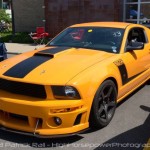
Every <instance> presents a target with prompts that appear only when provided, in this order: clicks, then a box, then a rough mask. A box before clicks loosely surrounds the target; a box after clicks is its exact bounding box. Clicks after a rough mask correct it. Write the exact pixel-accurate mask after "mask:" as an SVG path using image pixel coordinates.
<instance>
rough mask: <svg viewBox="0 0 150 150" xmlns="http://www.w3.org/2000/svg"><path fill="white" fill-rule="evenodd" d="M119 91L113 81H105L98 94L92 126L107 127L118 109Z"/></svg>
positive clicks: (91, 118) (91, 116)
mask: <svg viewBox="0 0 150 150" xmlns="http://www.w3.org/2000/svg"><path fill="white" fill-rule="evenodd" d="M116 99H117V89H116V85H115V84H114V82H113V81H112V80H106V81H104V82H103V83H102V84H101V86H100V87H99V89H98V90H97V92H96V95H95V97H94V100H93V104H92V108H91V113H90V120H89V121H90V126H91V127H94V128H102V127H105V126H107V125H108V124H109V123H110V121H111V119H112V118H113V116H114V113H115V109H116Z"/></svg>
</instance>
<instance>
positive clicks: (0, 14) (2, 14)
mask: <svg viewBox="0 0 150 150" xmlns="http://www.w3.org/2000/svg"><path fill="white" fill-rule="evenodd" d="M1 20H4V21H5V22H6V23H10V22H11V18H10V16H9V14H7V13H6V12H5V10H4V9H0V21H1Z"/></svg>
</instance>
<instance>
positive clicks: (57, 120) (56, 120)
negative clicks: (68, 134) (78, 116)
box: [54, 117, 62, 126]
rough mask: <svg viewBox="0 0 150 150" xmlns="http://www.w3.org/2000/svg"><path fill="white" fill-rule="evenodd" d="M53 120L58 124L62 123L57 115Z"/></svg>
mask: <svg viewBox="0 0 150 150" xmlns="http://www.w3.org/2000/svg"><path fill="white" fill-rule="evenodd" d="M54 122H55V123H56V124H57V125H58V126H59V125H61V124H62V120H61V119H60V118H59V117H54Z"/></svg>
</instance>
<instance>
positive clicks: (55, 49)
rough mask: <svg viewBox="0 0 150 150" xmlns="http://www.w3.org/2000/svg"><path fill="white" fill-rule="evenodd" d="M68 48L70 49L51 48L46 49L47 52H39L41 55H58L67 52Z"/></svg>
mask: <svg viewBox="0 0 150 150" xmlns="http://www.w3.org/2000/svg"><path fill="white" fill-rule="evenodd" d="M68 48H69V47H55V48H50V49H46V50H43V51H39V53H49V54H56V53H59V52H61V51H65V50H67V49H68Z"/></svg>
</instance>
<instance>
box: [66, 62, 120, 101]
mask: <svg viewBox="0 0 150 150" xmlns="http://www.w3.org/2000/svg"><path fill="white" fill-rule="evenodd" d="M108 78H113V79H114V80H115V81H116V83H117V87H118V93H119V89H120V87H121V85H122V80H121V75H120V72H119V70H118V68H117V67H116V65H115V64H114V63H112V64H109V65H102V64H96V65H94V66H92V67H90V68H88V69H86V70H85V71H83V72H81V73H80V74H78V75H77V76H76V77H74V78H73V79H72V80H70V81H69V82H68V83H67V85H72V86H74V87H76V89H77V90H78V91H79V93H80V96H81V97H82V98H83V99H86V98H87V97H93V98H94V96H95V93H96V91H97V89H98V88H99V86H100V85H101V83H102V82H104V81H105V80H107V79H108Z"/></svg>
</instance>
